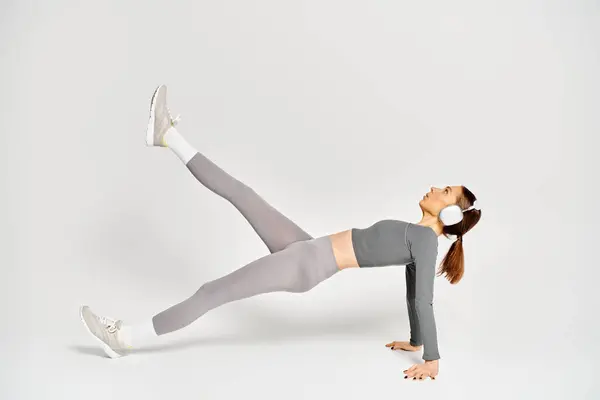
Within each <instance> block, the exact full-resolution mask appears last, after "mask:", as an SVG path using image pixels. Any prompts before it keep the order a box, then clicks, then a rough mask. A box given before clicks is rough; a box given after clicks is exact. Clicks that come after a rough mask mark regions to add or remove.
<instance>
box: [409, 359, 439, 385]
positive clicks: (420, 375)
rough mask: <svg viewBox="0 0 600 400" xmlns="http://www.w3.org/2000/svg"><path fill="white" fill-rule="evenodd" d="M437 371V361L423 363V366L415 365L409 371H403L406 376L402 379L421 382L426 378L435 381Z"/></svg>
mask: <svg viewBox="0 0 600 400" xmlns="http://www.w3.org/2000/svg"><path fill="white" fill-rule="evenodd" d="M438 371H439V362H438V360H433V361H425V362H424V363H423V364H415V365H413V366H412V367H410V368H409V369H405V370H404V371H403V372H404V373H405V374H406V376H405V377H404V379H407V378H408V377H412V378H413V379H419V380H423V379H425V378H427V377H430V378H431V379H435V377H436V376H437V374H438Z"/></svg>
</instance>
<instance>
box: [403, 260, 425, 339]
mask: <svg viewBox="0 0 600 400" xmlns="http://www.w3.org/2000/svg"><path fill="white" fill-rule="evenodd" d="M405 268H406V269H405V276H406V307H407V309H408V322H409V325H410V345H411V346H422V345H423V340H422V339H421V329H420V327H419V320H418V318H417V306H416V304H415V290H416V281H417V276H416V270H415V263H414V262H411V263H410V264H407V265H406V267H405Z"/></svg>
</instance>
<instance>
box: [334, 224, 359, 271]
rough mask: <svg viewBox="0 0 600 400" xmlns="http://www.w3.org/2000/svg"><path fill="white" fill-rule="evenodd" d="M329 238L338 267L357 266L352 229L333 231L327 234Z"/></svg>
mask: <svg viewBox="0 0 600 400" xmlns="http://www.w3.org/2000/svg"><path fill="white" fill-rule="evenodd" d="M329 238H330V239H331V246H332V247H333V254H334V255H335V261H336V263H337V266H338V269H339V270H342V269H344V268H355V267H358V261H357V260H356V254H354V246H352V230H351V229H348V230H347V231H342V232H338V233H334V234H332V235H329Z"/></svg>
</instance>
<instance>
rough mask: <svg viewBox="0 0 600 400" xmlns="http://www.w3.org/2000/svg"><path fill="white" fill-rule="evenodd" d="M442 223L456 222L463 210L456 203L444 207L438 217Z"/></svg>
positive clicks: (461, 217)
mask: <svg viewBox="0 0 600 400" xmlns="http://www.w3.org/2000/svg"><path fill="white" fill-rule="evenodd" d="M438 218H439V219H440V221H442V223H443V224H444V225H454V224H458V223H459V222H460V221H462V219H463V212H462V210H461V208H460V207H459V206H457V205H455V204H454V205H451V206H448V207H444V208H443V209H442V211H440V215H439V217H438Z"/></svg>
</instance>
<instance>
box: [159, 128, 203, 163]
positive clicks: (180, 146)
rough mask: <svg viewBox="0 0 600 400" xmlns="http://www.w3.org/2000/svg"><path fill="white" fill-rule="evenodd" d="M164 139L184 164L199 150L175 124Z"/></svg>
mask: <svg viewBox="0 0 600 400" xmlns="http://www.w3.org/2000/svg"><path fill="white" fill-rule="evenodd" d="M163 141H164V143H165V144H166V145H167V147H168V148H170V149H171V150H173V152H174V153H175V154H176V155H177V157H179V159H180V160H181V161H183V163H184V164H187V163H188V161H190V160H191V159H192V157H194V156H195V155H196V153H197V152H198V150H196V149H195V148H194V147H193V146H192V145H191V144H189V143H188V141H187V140H185V138H184V137H183V136H181V135H180V134H179V132H177V130H176V129H175V127H173V126H172V127H170V128H169V130H168V131H167V133H165V136H164V138H163Z"/></svg>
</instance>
